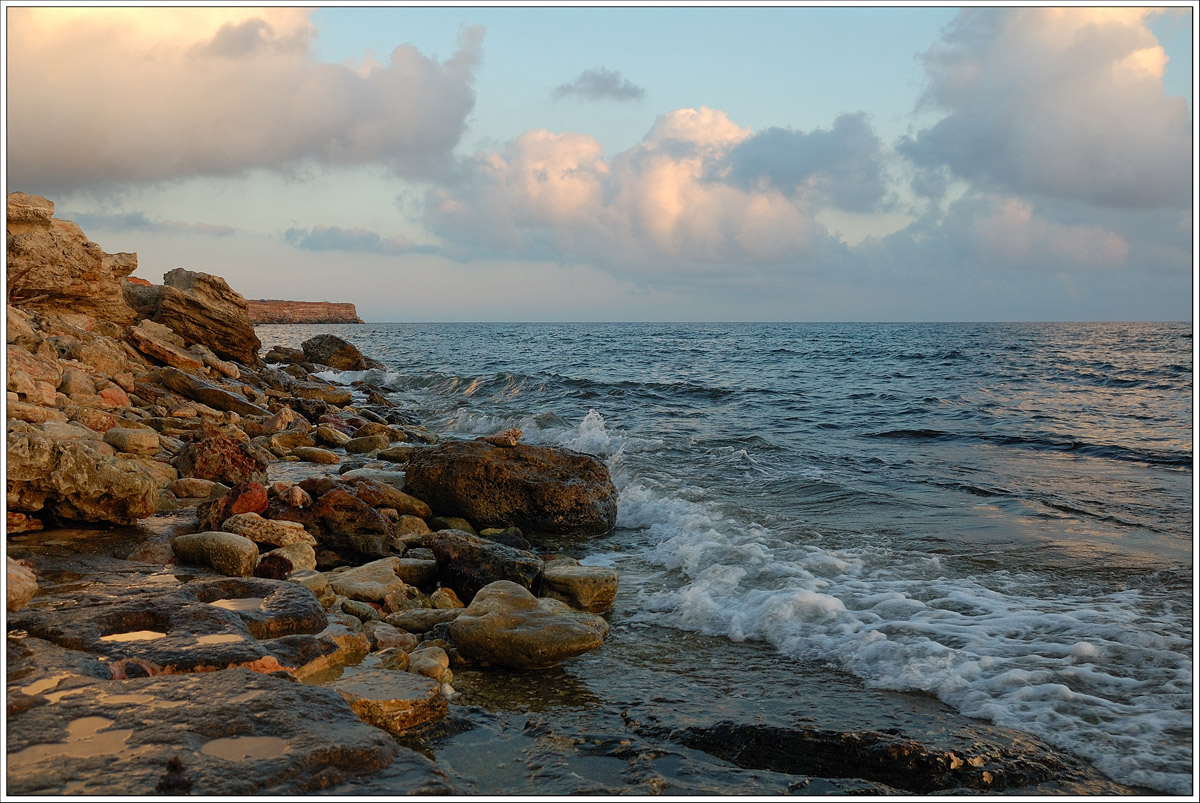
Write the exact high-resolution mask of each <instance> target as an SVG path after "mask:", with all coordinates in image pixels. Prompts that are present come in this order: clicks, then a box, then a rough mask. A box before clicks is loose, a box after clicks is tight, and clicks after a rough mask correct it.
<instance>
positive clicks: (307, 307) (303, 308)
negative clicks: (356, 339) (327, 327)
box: [246, 299, 363, 325]
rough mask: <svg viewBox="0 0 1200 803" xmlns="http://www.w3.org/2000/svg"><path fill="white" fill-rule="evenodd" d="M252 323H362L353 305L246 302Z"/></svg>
mask: <svg viewBox="0 0 1200 803" xmlns="http://www.w3.org/2000/svg"><path fill="white" fill-rule="evenodd" d="M246 304H247V306H248V307H249V308H250V321H251V323H254V324H256V325H257V324H260V323H362V322H363V319H362V318H360V317H358V312H357V311H356V310H355V309H354V305H353V304H345V303H336V302H330V301H276V300H274V299H257V300H250V299H247V300H246Z"/></svg>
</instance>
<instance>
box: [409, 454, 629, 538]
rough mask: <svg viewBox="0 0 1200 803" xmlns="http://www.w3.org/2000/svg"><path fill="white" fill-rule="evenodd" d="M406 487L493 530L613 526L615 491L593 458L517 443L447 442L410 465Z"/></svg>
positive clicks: (571, 530) (581, 531) (439, 508)
mask: <svg viewBox="0 0 1200 803" xmlns="http://www.w3.org/2000/svg"><path fill="white" fill-rule="evenodd" d="M405 474H406V478H407V479H406V488H407V490H408V491H409V493H412V494H413V495H415V496H417V497H419V498H420V499H424V500H425V501H426V502H428V503H429V505H430V506H431V507H432V508H433V509H434V511H435V512H439V513H451V514H456V515H461V516H464V517H466V518H468V519H470V520H471V521H473V522H475V523H476V524H482V525H485V526H489V527H508V526H513V525H515V526H517V527H520V528H521V529H522V530H525V531H527V532H528V531H534V532H547V533H554V534H578V535H598V534H600V533H604V532H607V531H609V530H611V529H612V527H613V525H614V524H615V522H616V516H617V491H616V488H614V487H613V484H612V480H611V479H610V478H609V475H608V469H607V468H605V466H604V464H603V463H602V462H601V461H600V460H598V459H596V458H595V457H592V456H590V455H584V454H580V453H578V452H571V451H567V450H563V449H550V448H547V447H540V446H529V445H526V444H517V445H516V446H513V447H511V448H503V447H498V446H493V445H491V444H488V443H482V442H478V441H466V442H461V441H460V442H449V443H443V444H440V445H438V446H435V447H432V448H429V449H424V450H422V451H421V452H420V453H418V454H415V455H413V456H412V457H411V458H410V459H409V461H408V463H407V465H406V471H405Z"/></svg>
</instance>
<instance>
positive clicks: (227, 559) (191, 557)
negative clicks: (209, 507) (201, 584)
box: [171, 532, 258, 577]
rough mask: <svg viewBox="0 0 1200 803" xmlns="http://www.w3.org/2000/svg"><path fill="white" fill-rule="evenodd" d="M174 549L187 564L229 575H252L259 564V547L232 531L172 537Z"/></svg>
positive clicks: (172, 547)
mask: <svg viewBox="0 0 1200 803" xmlns="http://www.w3.org/2000/svg"><path fill="white" fill-rule="evenodd" d="M171 549H173V550H174V551H175V554H176V555H177V556H178V557H179V559H180V560H181V561H183V562H184V563H190V564H193V565H198V566H210V567H212V569H213V570H214V571H218V572H220V573H221V574H225V575H229V576H230V577H250V576H251V575H253V574H254V567H255V566H256V565H257V564H258V547H257V546H255V545H254V542H253V541H251V540H250V539H249V538H245V537H243V536H240V535H235V534H233V533H224V532H203V533H192V534H190V535H180V536H177V537H175V538H174V539H172V541H171Z"/></svg>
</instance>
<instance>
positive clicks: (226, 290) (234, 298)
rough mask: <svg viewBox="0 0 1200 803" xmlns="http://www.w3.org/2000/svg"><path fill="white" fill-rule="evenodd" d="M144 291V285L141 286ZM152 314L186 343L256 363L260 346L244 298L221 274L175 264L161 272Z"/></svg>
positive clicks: (240, 360) (157, 321) (233, 358)
mask: <svg viewBox="0 0 1200 803" xmlns="http://www.w3.org/2000/svg"><path fill="white" fill-rule="evenodd" d="M142 290H143V291H144V290H145V288H142ZM157 296H158V297H157V301H158V303H157V306H156V308H155V312H154V315H153V316H148V317H151V318H152V320H154V321H155V322H156V323H161V324H163V325H165V326H168V327H170V328H171V329H172V330H174V331H175V333H176V334H178V335H179V336H180V337H182V338H183V339H184V340H185V341H186V342H187V343H188V344H189V345H190V344H192V343H200V344H202V345H204V346H207V347H208V348H210V349H212V351H213V352H214V353H215V354H216V355H217V356H218V357H222V358H224V359H227V360H237V361H238V362H240V363H242V364H243V365H256V364H257V363H258V351H259V349H260V348H262V343H260V342H259V340H258V336H257V335H255V334H254V325H253V324H252V323H251V322H250V312H249V309H248V308H247V306H246V299H244V298H243V297H242V296H241V295H240V294H239V293H236V292H234V290H233V288H231V287H230V286H229V284H228V283H227V282H226V281H225V280H224V279H222V278H221V277H220V276H213V275H211V274H208V273H200V272H198V271H190V270H185V269H184V268H175V269H174V270H172V271H168V272H167V273H166V274H164V275H163V284H162V286H161V287H160V288H158V291H157Z"/></svg>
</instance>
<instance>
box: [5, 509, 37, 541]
mask: <svg viewBox="0 0 1200 803" xmlns="http://www.w3.org/2000/svg"><path fill="white" fill-rule="evenodd" d="M4 518H5V527H4V532H5V533H6V534H8V535H16V534H17V533H32V532H37V531H38V530H41V529H44V528H45V526H46V525H45V524H43V523H42V520H41V519H39V518H36V517H34V516H27V515H25V514H24V513H17V512H16V511H14V510H7V511H5V513H4Z"/></svg>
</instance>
